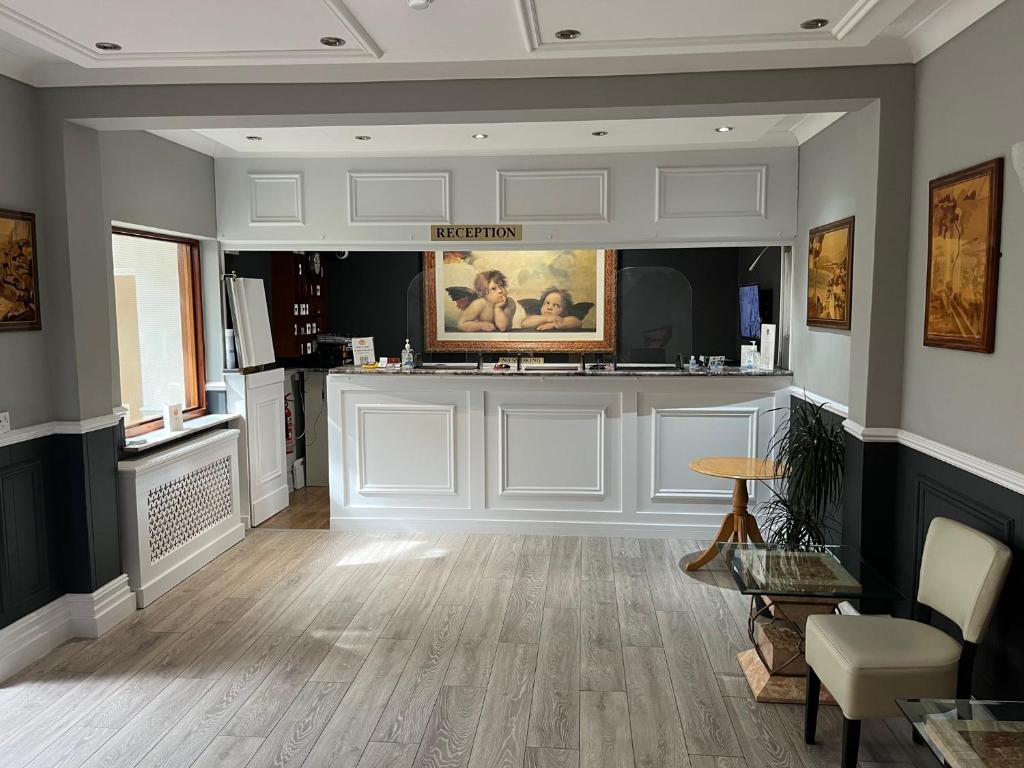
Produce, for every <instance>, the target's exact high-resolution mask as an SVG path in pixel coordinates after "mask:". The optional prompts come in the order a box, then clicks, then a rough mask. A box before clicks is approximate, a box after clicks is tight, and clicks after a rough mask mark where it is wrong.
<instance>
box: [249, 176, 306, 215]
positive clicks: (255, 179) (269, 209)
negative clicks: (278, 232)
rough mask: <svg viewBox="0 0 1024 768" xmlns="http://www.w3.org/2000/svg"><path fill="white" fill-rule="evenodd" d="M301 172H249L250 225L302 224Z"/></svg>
mask: <svg viewBox="0 0 1024 768" xmlns="http://www.w3.org/2000/svg"><path fill="white" fill-rule="evenodd" d="M303 223H304V219H303V201H302V174H301V173H250V174H249V226H254V227H256V226H289V225H291V226H301V225H302V224H303Z"/></svg>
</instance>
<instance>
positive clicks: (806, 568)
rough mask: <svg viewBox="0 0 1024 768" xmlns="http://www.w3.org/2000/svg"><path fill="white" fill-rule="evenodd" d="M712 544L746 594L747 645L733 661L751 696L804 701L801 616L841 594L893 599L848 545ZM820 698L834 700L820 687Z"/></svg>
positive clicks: (821, 609) (832, 606) (832, 603)
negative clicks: (717, 547) (747, 606)
mask: <svg viewBox="0 0 1024 768" xmlns="http://www.w3.org/2000/svg"><path fill="white" fill-rule="evenodd" d="M719 549H720V552H721V555H722V558H723V559H724V560H725V563H726V565H727V567H728V568H729V572H730V573H731V574H732V577H733V581H735V582H736V586H737V587H738V588H739V591H740V592H741V593H742V594H744V595H749V596H750V614H749V616H748V619H747V635H748V636H749V638H750V642H751V643H752V644H753V646H754V647H753V648H752V649H751V650H749V651H743V652H741V653H740V654H738V655H737V659H738V661H739V663H740V667H741V668H742V670H743V674H744V676H745V677H746V678H747V683H748V684H749V685H750V688H751V690H752V691H753V693H754V698H755V699H756V700H757V701H763V702H776V703H800V702H802V701H803V700H804V682H805V677H806V674H807V665H806V662H805V661H804V627H805V626H806V623H807V618H808V616H812V615H814V614H820V613H834V612H835V611H836V607H837V606H838V605H839V603H841V602H843V601H845V600H861V599H874V600H893V599H896V598H898V597H900V595H899V593H898V592H897V591H896V589H895V588H894V587H893V586H892V584H891V582H889V580H888V579H886V578H885V577H884V576H882V574H880V573H879V572H878V571H877V570H876V569H875V568H873V567H872V566H871V565H870V564H869V563H867V562H865V560H864V559H863V558H862V557H861V556H860V552H859V551H858V550H857V549H856V548H855V547H851V546H845V545H836V546H828V545H818V546H812V547H808V548H805V549H800V550H792V549H787V548H786V547H784V546H782V545H779V544H766V543H746V544H736V543H728V544H721V545H719ZM821 700H822V702H823V703H828V704H831V703H833V702H832V698H831V696H830V695H829V694H828V692H827V691H823V693H822V699H821Z"/></svg>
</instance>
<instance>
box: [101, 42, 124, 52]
mask: <svg viewBox="0 0 1024 768" xmlns="http://www.w3.org/2000/svg"><path fill="white" fill-rule="evenodd" d="M96 47H97V48H99V49H100V50H101V51H108V52H109V51H120V50H121V46H120V45H118V44H117V43H96Z"/></svg>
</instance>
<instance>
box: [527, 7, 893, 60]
mask: <svg viewBox="0 0 1024 768" xmlns="http://www.w3.org/2000/svg"><path fill="white" fill-rule="evenodd" d="M878 1H879V0H858V3H857V4H858V5H862V4H864V3H871V4H874V3H876V2H878ZM516 12H517V14H518V16H519V25H520V28H521V29H522V32H523V39H524V42H525V43H526V49H527V51H529V52H530V53H542V54H548V53H552V54H555V53H557V54H559V55H566V54H571V53H573V52H575V51H618V52H622V51H630V50H637V51H640V50H671V51H676V52H679V53H688V52H691V51H694V52H695V51H701V52H706V51H716V50H720V51H736V50H748V49H750V48H751V47H753V48H755V49H756V48H758V47H769V48H770V47H775V46H779V45H792V47H794V48H815V47H821V46H823V45H827V44H828V42H829V41H833V40H835V37H834V36H833V34H832V32H830V31H827V30H811V31H803V30H801V31H799V32H785V33H777V34H758V35H716V36H696V37H649V38H629V39H620V40H586V39H579V40H566V41H559V42H558V43H547V42H544V37H543V33H542V31H541V28H540V19H539V17H538V15H537V5H536V0H517V2H516Z"/></svg>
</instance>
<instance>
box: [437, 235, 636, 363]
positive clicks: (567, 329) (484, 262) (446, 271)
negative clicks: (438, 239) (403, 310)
mask: <svg viewBox="0 0 1024 768" xmlns="http://www.w3.org/2000/svg"><path fill="white" fill-rule="evenodd" d="M423 261H424V264H423V271H424V280H423V285H424V292H425V295H424V297H423V306H424V312H423V314H424V323H425V329H424V330H425V333H424V339H425V346H426V349H427V351H428V352H614V351H615V330H616V329H615V307H616V304H615V291H616V285H615V269H616V252H615V251H611V250H557V251H486V250H481V251H428V252H426V253H425V254H424V255H423Z"/></svg>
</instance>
